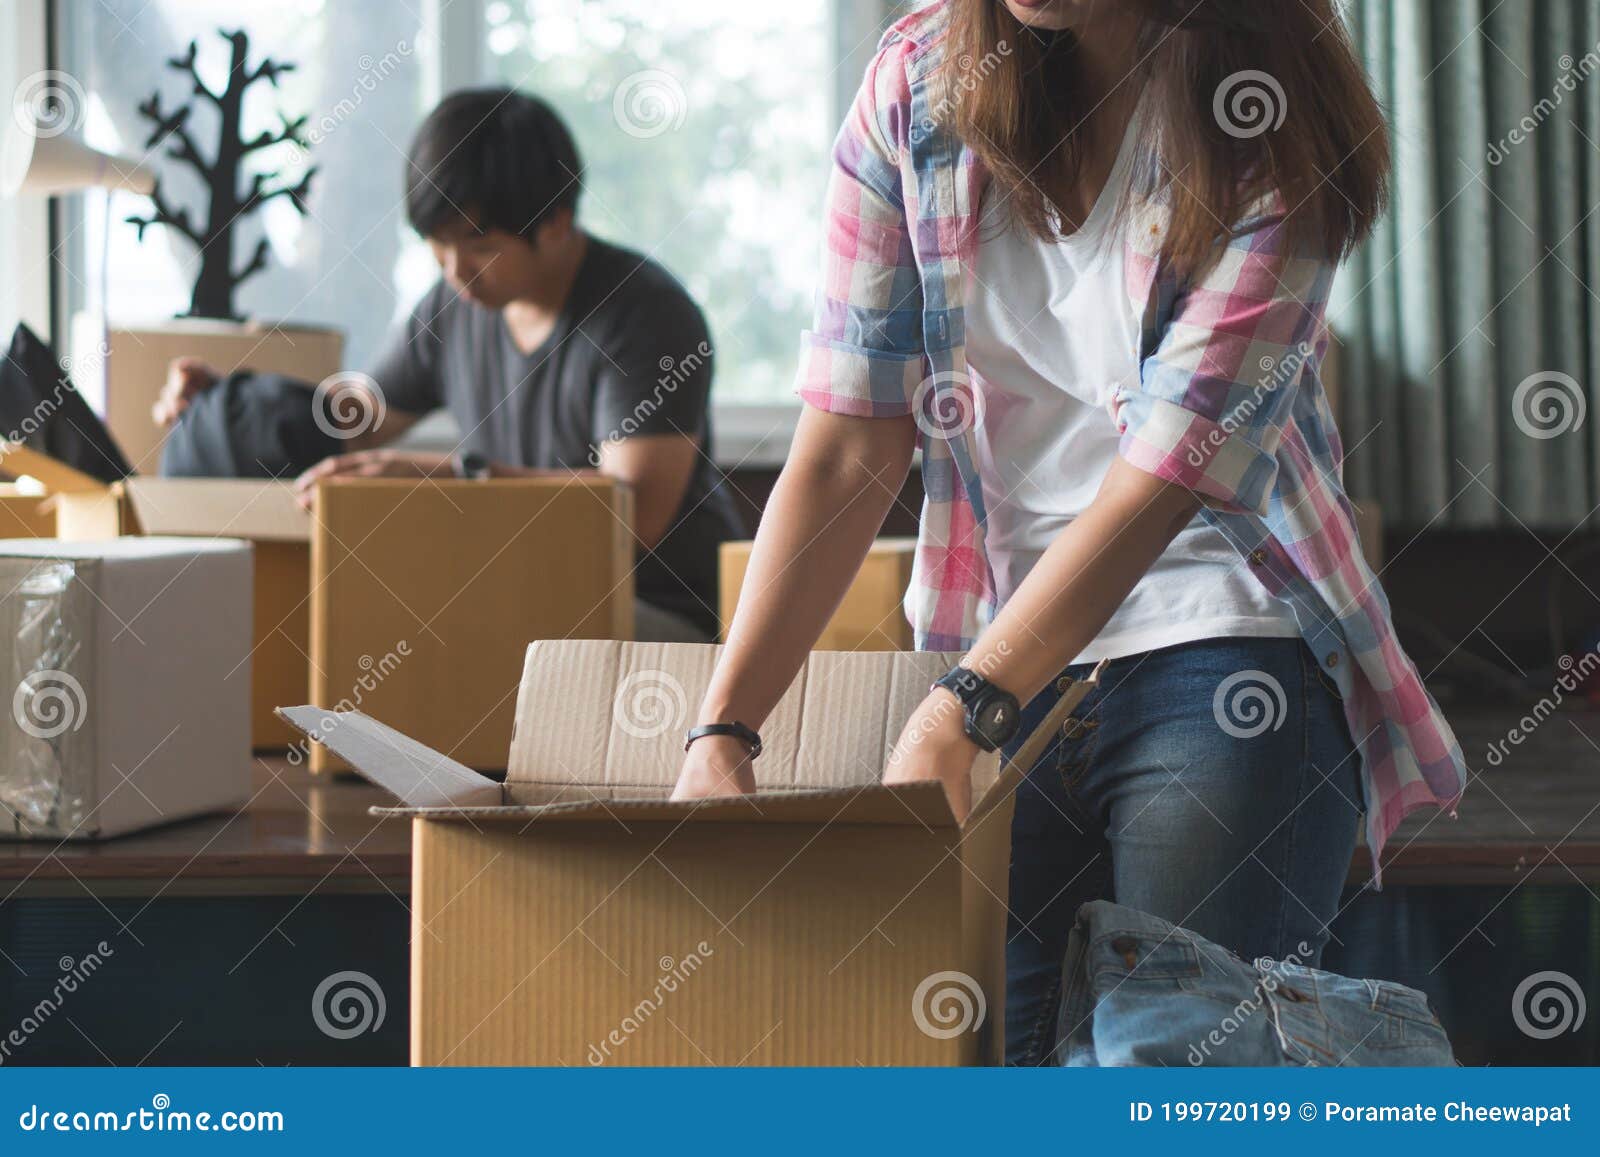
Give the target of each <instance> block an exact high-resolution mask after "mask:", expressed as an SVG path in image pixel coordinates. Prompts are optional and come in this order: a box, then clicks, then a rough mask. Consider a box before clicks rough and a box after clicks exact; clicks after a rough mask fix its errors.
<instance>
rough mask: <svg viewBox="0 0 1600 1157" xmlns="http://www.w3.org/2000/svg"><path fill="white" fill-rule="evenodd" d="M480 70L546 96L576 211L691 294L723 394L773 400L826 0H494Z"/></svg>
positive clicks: (814, 197) (812, 167)
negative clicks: (563, 124)
mask: <svg viewBox="0 0 1600 1157" xmlns="http://www.w3.org/2000/svg"><path fill="white" fill-rule="evenodd" d="M486 16H487V20H486V29H485V31H486V36H487V47H488V63H489V68H490V71H491V72H492V73H493V75H494V77H495V78H496V79H497V80H501V81H504V82H506V83H508V84H512V85H516V86H518V87H521V88H526V89H528V90H530V91H533V92H536V93H538V94H539V95H541V96H543V97H545V98H546V99H547V100H549V101H550V102H551V103H552V104H554V105H555V106H556V107H557V108H558V109H559V110H560V112H561V114H562V116H563V117H564V118H565V119H566V120H567V122H568V124H569V125H571V127H572V130H573V134H574V136H575V137H576V138H577V140H578V145H579V150H580V153H581V155H582V156H583V157H584V161H585V164H586V166H587V169H588V179H587V182H586V189H585V194H584V199H583V202H582V203H581V205H580V215H581V218H582V219H583V220H584V221H585V223H586V224H587V225H588V227H589V228H591V229H592V230H593V231H594V232H596V233H598V234H600V235H602V236H605V237H608V238H611V239H613V240H617V241H620V242H623V243H625V244H629V245H632V246H634V247H635V248H637V249H639V250H641V251H642V252H644V253H647V254H649V255H650V256H652V257H654V258H655V259H656V260H658V261H660V262H661V263H662V264H663V265H665V266H666V267H667V268H668V269H669V270H671V271H672V272H673V273H674V274H675V275H676V276H677V277H678V278H679V280H681V281H682V282H683V283H684V284H685V286H686V287H687V288H688V289H689V291H690V293H692V294H693V295H694V297H695V298H696V299H697V300H698V301H699V302H700V303H701V306H702V308H704V309H705V310H706V313H707V315H708V317H709V319H710V321H711V325H712V336H713V340H714V343H715V345H716V349H717V354H718V365H717V392H718V395H719V396H720V397H721V398H722V399H723V400H730V399H740V400H764V399H775V398H778V397H780V396H782V395H783V394H784V393H786V392H787V390H788V388H789V380H790V378H791V377H792V375H793V373H794V361H795V356H796V351H797V350H798V348H799V343H798V341H797V336H798V334H799V332H800V330H801V329H802V328H804V326H805V325H806V324H807V321H808V318H809V315H810V308H811V289H812V284H813V282H814V279H815V276H816V268H817V245H818V238H819V236H820V230H819V226H820V221H819V207H820V205H821V204H822V197H823V186H824V184H825V182H826V179H827V167H826V158H827V149H828V144H829V141H830V138H831V136H832V129H833V125H832V124H831V123H830V120H831V116H832V112H833V110H832V107H831V106H832V93H831V91H830V90H829V89H828V88H827V87H826V86H825V85H824V84H821V83H819V79H820V78H823V77H826V76H827V75H828V73H829V71H830V68H829V63H828V54H829V43H830V40H829V36H830V25H829V20H828V10H827V6H826V5H824V4H817V3H812V4H751V3H748V2H747V0H594V2H591V3H586V4H574V3H572V2H571V0H524V2H521V3H511V2H506V0H495V2H493V3H490V4H489V5H488V6H487V8H486Z"/></svg>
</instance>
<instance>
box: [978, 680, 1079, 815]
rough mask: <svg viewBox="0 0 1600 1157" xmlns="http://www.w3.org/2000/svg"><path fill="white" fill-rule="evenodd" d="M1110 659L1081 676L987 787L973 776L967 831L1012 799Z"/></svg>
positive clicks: (1063, 692)
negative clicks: (1029, 770)
mask: <svg viewBox="0 0 1600 1157" xmlns="http://www.w3.org/2000/svg"><path fill="white" fill-rule="evenodd" d="M1106 662H1107V660H1104V659H1102V660H1101V661H1100V662H1099V663H1098V664H1096V665H1095V669H1094V670H1093V671H1091V672H1089V675H1088V677H1087V678H1084V679H1078V680H1076V681H1074V682H1073V684H1072V685H1071V686H1070V687H1068V688H1066V689H1065V690H1064V691H1062V693H1061V698H1060V699H1057V700H1056V702H1055V706H1053V707H1051V708H1050V710H1049V711H1048V712H1046V714H1045V717H1044V718H1043V719H1041V720H1040V721H1039V724H1038V726H1036V727H1035V728H1034V729H1033V730H1032V731H1030V732H1029V733H1028V737H1027V738H1026V739H1024V740H1023V741H1022V746H1021V747H1019V748H1017V753H1016V754H1015V755H1013V756H1012V757H1011V758H1010V759H1009V760H1007V761H1006V764H1005V766H1004V767H1003V768H1001V769H1000V772H999V774H998V775H996V776H995V778H994V779H993V781H992V782H990V783H989V784H988V785H987V786H986V787H985V786H982V785H981V784H980V782H979V780H978V775H977V772H976V771H974V772H973V777H972V811H971V812H969V813H968V814H967V818H966V821H965V822H964V823H963V824H962V826H963V827H964V828H966V829H967V830H969V831H970V830H972V829H973V828H975V827H977V826H978V825H979V824H981V823H982V822H983V820H984V817H986V816H987V815H988V814H989V813H990V812H992V811H994V810H995V809H996V808H998V807H1000V806H1001V805H1002V804H1004V803H1005V801H1006V800H1007V799H1008V798H1010V796H1011V793H1012V792H1014V791H1016V790H1017V787H1018V785H1019V784H1021V783H1022V777H1023V776H1025V775H1026V774H1027V773H1028V768H1030V767H1032V766H1033V765H1034V764H1035V763H1037V762H1038V761H1039V757H1040V756H1042V755H1043V754H1044V753H1045V750H1046V749H1047V748H1048V747H1049V746H1050V740H1051V739H1052V738H1053V737H1054V736H1055V734H1056V732H1058V731H1059V730H1060V729H1061V727H1062V725H1063V724H1064V723H1065V722H1066V719H1067V716H1068V715H1070V714H1072V712H1073V710H1074V709H1075V708H1076V707H1077V706H1078V704H1079V703H1081V702H1083V699H1084V696H1086V695H1088V694H1089V692H1090V691H1092V690H1094V688H1095V687H1096V686H1098V685H1099V682H1100V673H1101V672H1102V671H1104V670H1105V668H1106Z"/></svg>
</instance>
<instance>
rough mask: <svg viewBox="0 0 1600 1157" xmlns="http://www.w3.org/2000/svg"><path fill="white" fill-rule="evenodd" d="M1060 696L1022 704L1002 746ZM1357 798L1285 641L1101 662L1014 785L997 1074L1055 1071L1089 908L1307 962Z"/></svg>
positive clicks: (1345, 863)
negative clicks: (1130, 911) (1067, 990)
mask: <svg viewBox="0 0 1600 1157" xmlns="http://www.w3.org/2000/svg"><path fill="white" fill-rule="evenodd" d="M1090 670H1092V666H1090V665H1080V666H1072V667H1068V668H1067V669H1066V670H1065V671H1064V672H1062V676H1063V678H1082V677H1084V676H1086V675H1087V674H1088V673H1089V672H1090ZM1058 688H1059V682H1058V683H1057V684H1053V685H1052V686H1051V687H1050V688H1048V689H1046V690H1045V691H1044V692H1043V693H1042V694H1040V695H1039V696H1038V697H1037V698H1036V699H1034V700H1033V702H1031V703H1029V704H1028V706H1027V708H1026V709H1025V711H1024V713H1023V723H1022V727H1021V728H1020V729H1019V730H1018V733H1017V739H1016V740H1014V741H1013V745H1012V747H1013V749H1014V748H1015V747H1019V746H1021V742H1022V738H1023V737H1025V736H1026V735H1027V733H1028V731H1029V730H1030V729H1031V728H1032V727H1033V726H1034V725H1036V724H1037V723H1038V722H1039V720H1041V719H1042V718H1043V717H1044V715H1045V714H1046V713H1047V712H1048V711H1049V709H1050V707H1051V706H1052V705H1053V704H1054V702H1055V700H1056V698H1057V697H1058V696H1059V694H1060V692H1059V689H1058ZM1361 790H1362V789H1361V779H1360V756H1359V754H1358V753H1357V751H1356V748H1355V745H1354V744H1353V743H1352V742H1351V739H1350V732H1349V728H1348V727H1347V726H1346V724H1345V719H1344V706H1343V704H1342V703H1341V702H1340V701H1339V697H1338V695H1337V693H1336V692H1335V690H1334V689H1333V686H1332V683H1331V681H1330V680H1328V679H1327V677H1326V676H1325V675H1323V674H1322V672H1321V670H1320V669H1319V668H1318V665H1317V661H1316V659H1315V657H1314V656H1313V655H1312V654H1311V652H1310V650H1309V649H1308V648H1307V647H1306V645H1305V643H1304V642H1302V641H1301V640H1300V639H1256V638H1225V639H1207V640H1203V641H1201V642H1197V643H1188V644H1184V645H1182V646H1176V647H1167V648H1163V649H1161V650H1158V651H1150V652H1146V653H1145V654H1142V655H1131V656H1128V657H1127V658H1125V659H1114V660H1112V661H1111V662H1110V663H1108V664H1107V665H1106V670H1105V671H1104V672H1103V673H1102V675H1101V678H1100V684H1099V686H1098V687H1097V688H1095V689H1094V690H1093V691H1091V692H1090V693H1089V695H1088V696H1087V697H1086V698H1085V699H1084V701H1083V702H1082V703H1081V704H1080V705H1079V706H1078V707H1077V709H1076V710H1075V711H1074V713H1073V715H1072V716H1071V717H1070V718H1069V719H1068V720H1067V722H1066V724H1065V726H1064V727H1063V728H1062V732H1061V734H1060V735H1059V736H1057V738H1056V740H1055V742H1053V743H1052V745H1051V746H1050V747H1049V748H1048V749H1047V750H1046V751H1045V753H1044V755H1043V756H1042V757H1041V758H1040V760H1039V762H1038V763H1037V764H1035V765H1034V766H1033V767H1032V768H1031V769H1030V770H1029V772H1028V774H1027V776H1026V778H1025V779H1024V780H1023V783H1022V785H1021V786H1020V787H1019V788H1018V789H1017V797H1016V814H1015V818H1014V819H1013V821H1012V829H1011V832H1012V836H1011V840H1012V843H1011V899H1010V910H1011V914H1010V918H1009V928H1008V931H1007V945H1006V1061H1007V1063H1008V1064H1021V1065H1037V1064H1049V1063H1055V1062H1056V1061H1058V1059H1059V1058H1058V1057H1056V1056H1054V1055H1052V1054H1053V1053H1054V1051H1055V1034H1056V1018H1057V1011H1058V1008H1059V1005H1060V1000H1061V981H1062V960H1063V956H1064V954H1065V952H1066V947H1067V939H1068V936H1069V934H1070V933H1071V931H1072V927H1073V921H1074V918H1075V917H1076V915H1077V911H1078V908H1079V907H1080V906H1081V905H1082V904H1085V903H1087V902H1089V901H1091V900H1099V899H1108V900H1114V901H1115V902H1116V903H1118V904H1122V905H1125V906H1127V907H1130V908H1136V909H1139V910H1141V911H1144V912H1148V913H1150V914H1151V915H1154V916H1157V917H1160V918H1162V919H1164V920H1169V921H1171V922H1172V923H1174V924H1177V925H1179V926H1181V927H1184V928H1188V929H1191V930H1193V931H1194V932H1197V933H1199V934H1200V935H1201V936H1203V937H1205V938H1206V939H1208V940H1211V941H1214V942H1216V943H1217V944H1220V945H1222V946H1223V947H1224V948H1227V949H1229V950H1230V951H1233V952H1236V953H1238V954H1239V955H1240V956H1242V957H1244V958H1245V959H1247V960H1250V959H1254V958H1256V957H1262V956H1267V957H1272V958H1273V959H1276V960H1283V959H1296V960H1298V961H1300V962H1302V963H1304V964H1306V965H1309V966H1315V965H1316V964H1317V963H1318V961H1319V960H1320V958H1321V953H1322V947H1323V945H1324V944H1325V943H1326V942H1327V938H1328V925H1329V922H1330V921H1331V920H1332V919H1333V917H1334V915H1335V913H1336V912H1337V911H1338V905H1339V894H1340V891H1341V889H1342V887H1343V885H1344V881H1345V876H1346V874H1347V872H1348V871H1349V868H1350V861H1351V857H1352V856H1353V854H1354V851H1355V843H1356V832H1357V825H1358V823H1359V820H1360V814H1361V811H1362V807H1363V800H1362V795H1361Z"/></svg>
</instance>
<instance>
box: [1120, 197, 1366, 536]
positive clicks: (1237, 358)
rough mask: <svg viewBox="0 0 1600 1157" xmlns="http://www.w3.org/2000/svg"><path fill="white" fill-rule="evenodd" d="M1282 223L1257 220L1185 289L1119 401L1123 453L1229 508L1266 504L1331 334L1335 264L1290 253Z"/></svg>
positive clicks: (1270, 216) (1251, 509)
mask: <svg viewBox="0 0 1600 1157" xmlns="http://www.w3.org/2000/svg"><path fill="white" fill-rule="evenodd" d="M1282 222H1283V218H1282V215H1281V213H1276V212H1269V213H1261V214H1258V215H1256V216H1254V217H1252V219H1251V220H1250V221H1249V222H1248V223H1247V224H1246V225H1245V226H1244V227H1243V228H1241V229H1240V230H1238V231H1237V232H1236V233H1235V235H1234V236H1233V237H1232V239H1231V240H1230V241H1229V243H1228V244H1227V245H1226V247H1225V248H1224V250H1223V252H1222V255H1221V257H1220V258H1219V259H1218V261H1217V262H1216V263H1215V264H1214V265H1213V266H1212V267H1211V268H1210V269H1209V270H1207V271H1206V272H1205V273H1204V274H1203V275H1202V276H1200V277H1199V278H1198V279H1196V280H1195V281H1193V282H1192V283H1191V284H1188V285H1186V286H1184V287H1182V288H1181V289H1180V290H1179V292H1178V296H1177V299H1176V301H1175V302H1174V304H1173V308H1172V312H1171V318H1170V320H1169V321H1167V323H1166V324H1165V326H1164V328H1163V329H1162V331H1161V333H1160V334H1159V336H1158V338H1157V340H1156V342H1155V346H1154V349H1153V351H1152V352H1151V353H1150V354H1148V356H1146V357H1145V358H1144V359H1143V361H1142V363H1141V365H1140V372H1139V375H1138V378H1137V380H1136V381H1131V382H1129V383H1126V384H1124V385H1123V386H1122V387H1120V388H1119V389H1118V390H1117V391H1116V394H1115V395H1114V398H1113V402H1112V416H1113V418H1114V419H1115V421H1116V424H1117V428H1118V430H1119V431H1120V432H1121V438H1120V442H1119V446H1118V453H1119V454H1120V456H1121V457H1122V458H1124V459H1125V460H1126V461H1128V462H1129V463H1131V464H1132V465H1134V466H1137V467H1139V468H1140V469H1142V470H1145V471H1147V472H1148V473H1150V474H1153V475H1155V476H1156V477H1158V478H1162V479H1165V480H1166V481H1168V482H1173V483H1176V484H1177V485H1180V486H1183V487H1185V488H1186V489H1188V490H1190V491H1192V492H1194V493H1195V494H1196V495H1197V496H1198V497H1199V498H1200V499H1201V500H1202V501H1204V502H1205V503H1206V504H1207V505H1210V506H1213V507H1216V508H1219V509H1222V510H1227V511H1232V512H1243V513H1251V514H1261V513H1264V512H1265V509H1266V504H1267V500H1268V498H1269V497H1270V496H1271V494H1272V490H1273V487H1274V485H1275V484H1276V482H1277V477H1278V463H1277V452H1278V444H1279V441H1280V440H1281V438H1282V435H1283V428H1284V424H1285V423H1286V422H1287V421H1289V420H1290V415H1291V413H1292V412H1293V409H1294V399H1295V395H1296V392H1297V391H1298V389H1299V387H1300V382H1301V379H1302V375H1303V373H1304V371H1305V367H1306V364H1307V362H1309V361H1311V360H1312V359H1314V358H1316V357H1319V356H1321V346H1322V344H1323V342H1324V341H1325V330H1326V326H1325V321H1324V319H1325V316H1326V310H1327V296H1328V288H1329V286H1330V284H1331V283H1332V279H1333V269H1334V266H1333V263H1332V262H1329V261H1325V260H1321V259H1313V258H1306V257H1301V256H1296V255H1294V254H1291V253H1289V252H1287V251H1286V240H1287V239H1286V236H1285V233H1284V230H1283V228H1282Z"/></svg>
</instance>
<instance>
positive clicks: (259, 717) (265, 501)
mask: <svg viewBox="0 0 1600 1157" xmlns="http://www.w3.org/2000/svg"><path fill="white" fill-rule="evenodd" d="M56 521H57V531H56V533H57V534H59V535H60V537H61V538H62V539H64V540H67V541H73V542H81V541H94V540H98V539H104V538H114V537H116V536H118V535H123V534H167V535H182V536H186V537H188V536H193V537H197V538H210V537H218V536H222V537H233V538H248V539H250V540H251V541H252V542H254V543H255V544H256V550H255V583H254V590H255V606H254V608H253V615H254V618H253V622H254V628H255V637H254V640H253V643H252V645H251V651H250V661H249V663H247V664H246V665H245V666H244V667H242V668H240V670H239V671H237V672H235V673H234V676H233V677H234V678H242V679H248V680H249V681H250V735H251V745H252V746H253V747H254V748H256V749H257V750H271V749H276V748H282V747H286V746H288V744H289V742H290V741H291V740H292V739H293V738H294V732H293V731H292V730H291V729H290V728H288V727H286V726H285V725H284V724H283V723H282V721H281V720H279V719H278V718H277V716H276V715H274V714H273V711H274V709H275V708H277V707H280V706H283V705H285V704H290V703H303V702H305V701H306V700H307V699H309V698H310V697H311V691H310V676H309V665H310V658H309V655H310V650H311V603H310V588H311V545H310V541H309V539H310V534H311V516H310V515H309V514H307V513H306V512H305V511H304V510H302V509H301V508H300V506H299V505H298V504H297V503H296V502H295V500H294V488H293V486H292V485H291V484H290V483H288V482H276V481H261V480H255V479H242V478H130V479H127V480H126V481H124V482H119V483H117V484H116V485H115V486H112V487H102V488H100V489H98V490H94V491H85V492H76V493H70V494H60V495H57V496H56Z"/></svg>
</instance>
